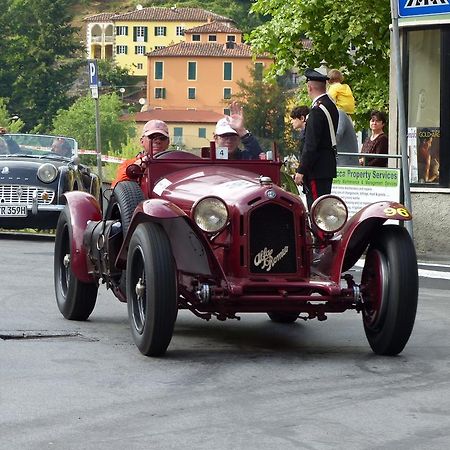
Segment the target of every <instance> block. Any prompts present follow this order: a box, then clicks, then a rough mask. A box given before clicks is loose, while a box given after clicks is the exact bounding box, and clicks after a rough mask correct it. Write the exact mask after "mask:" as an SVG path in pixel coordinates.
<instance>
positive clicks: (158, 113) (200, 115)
mask: <svg viewBox="0 0 450 450" xmlns="http://www.w3.org/2000/svg"><path fill="white" fill-rule="evenodd" d="M222 117H224V116H223V114H219V113H216V112H214V111H205V110H200V109H198V110H186V109H151V110H149V111H143V112H137V113H136V114H133V115H127V116H123V117H122V119H124V120H126V119H130V118H134V120H135V121H136V122H147V121H148V120H152V119H159V120H164V122H166V123H174V122H175V123H180V122H181V123H212V124H215V123H216V122H217V121H218V120H219V119H221V118H222Z"/></svg>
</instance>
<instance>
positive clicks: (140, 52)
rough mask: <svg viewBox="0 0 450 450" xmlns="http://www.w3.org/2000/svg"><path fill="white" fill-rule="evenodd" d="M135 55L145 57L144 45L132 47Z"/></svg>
mask: <svg viewBox="0 0 450 450" xmlns="http://www.w3.org/2000/svg"><path fill="white" fill-rule="evenodd" d="M134 54H135V55H145V45H136V46H135V47H134Z"/></svg>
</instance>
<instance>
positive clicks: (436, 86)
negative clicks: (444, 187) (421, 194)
mask: <svg viewBox="0 0 450 450" xmlns="http://www.w3.org/2000/svg"><path fill="white" fill-rule="evenodd" d="M440 42H441V36H440V30H417V31H409V32H408V57H409V64H408V66H409V71H408V72H409V73H408V87H409V90H408V136H409V138H408V149H409V155H410V177H411V182H412V183H438V182H439V138H440V71H441V67H440V58H441V48H440Z"/></svg>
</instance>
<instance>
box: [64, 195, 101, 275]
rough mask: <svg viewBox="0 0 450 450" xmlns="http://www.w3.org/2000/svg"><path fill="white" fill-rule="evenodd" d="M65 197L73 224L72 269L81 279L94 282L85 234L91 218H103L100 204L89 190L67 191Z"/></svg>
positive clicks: (95, 219)
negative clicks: (84, 238)
mask: <svg viewBox="0 0 450 450" xmlns="http://www.w3.org/2000/svg"><path fill="white" fill-rule="evenodd" d="M64 197H65V198H66V203H67V207H68V208H69V214H70V223H71V225H72V242H71V251H70V252H71V255H70V262H71V269H72V271H73V273H74V274H75V276H76V277H77V278H78V279H79V280H80V281H83V282H85V283H88V282H92V281H93V280H94V278H92V276H91V275H89V273H88V265H87V250H86V248H85V247H84V245H83V234H84V230H85V229H86V226H87V223H88V222H89V221H90V220H94V221H98V220H101V218H102V213H101V210H100V205H99V203H98V201H97V199H96V198H95V197H93V196H92V195H91V194H88V193H87V192H82V191H72V192H66V193H65V194H64Z"/></svg>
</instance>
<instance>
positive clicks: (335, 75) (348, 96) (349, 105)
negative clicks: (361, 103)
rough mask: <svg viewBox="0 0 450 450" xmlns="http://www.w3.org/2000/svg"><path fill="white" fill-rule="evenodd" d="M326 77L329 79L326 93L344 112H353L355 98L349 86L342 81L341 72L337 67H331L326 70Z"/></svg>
mask: <svg viewBox="0 0 450 450" xmlns="http://www.w3.org/2000/svg"><path fill="white" fill-rule="evenodd" d="M328 77H329V79H330V81H329V86H328V95H329V96H330V97H331V98H332V99H333V100H334V102H335V103H336V106H337V107H338V108H339V109H342V111H344V112H345V113H346V114H353V113H354V112H355V98H354V97H353V92H352V90H351V88H350V86H349V85H348V84H346V83H344V76H343V75H342V73H341V72H340V71H339V70H337V69H331V70H330V71H329V72H328Z"/></svg>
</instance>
